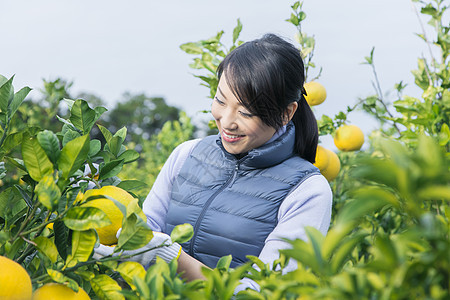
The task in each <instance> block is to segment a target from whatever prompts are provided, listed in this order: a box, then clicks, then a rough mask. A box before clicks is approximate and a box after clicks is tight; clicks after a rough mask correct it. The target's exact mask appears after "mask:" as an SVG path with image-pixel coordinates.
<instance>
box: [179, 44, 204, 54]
mask: <svg viewBox="0 0 450 300" xmlns="http://www.w3.org/2000/svg"><path fill="white" fill-rule="evenodd" d="M180 48H181V50H183V51H184V52H186V53H187V54H202V53H203V49H202V47H200V46H199V45H198V44H197V43H185V44H182V45H181V46H180Z"/></svg>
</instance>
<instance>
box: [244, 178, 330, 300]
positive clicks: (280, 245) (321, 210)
mask: <svg viewBox="0 0 450 300" xmlns="http://www.w3.org/2000/svg"><path fill="white" fill-rule="evenodd" d="M332 199H333V195H332V192H331V189H330V185H329V184H328V181H327V180H326V179H325V177H323V176H322V175H313V176H311V177H309V178H307V179H306V180H304V181H303V182H302V183H301V184H300V185H299V186H297V187H296V188H295V189H294V190H293V191H292V192H291V193H290V194H289V195H288V196H287V197H286V199H285V200H284V201H283V203H282V204H281V205H280V209H279V211H278V224H277V225H276V226H275V228H274V230H273V231H272V232H271V233H270V234H269V236H268V237H267V239H266V241H265V245H264V247H263V249H262V251H261V253H260V255H259V259H261V261H263V262H264V263H272V262H273V261H274V260H276V259H278V258H279V257H280V253H279V250H281V249H287V248H291V244H290V243H288V242H286V241H284V239H285V238H286V239H289V240H294V239H302V240H305V241H307V240H308V238H307V236H306V233H305V227H306V226H311V227H314V228H316V229H318V230H319V231H320V232H321V233H322V234H323V235H326V234H327V231H328V228H329V226H330V221H331V205H332ZM296 268H297V262H296V261H294V260H290V261H289V262H288V264H287V265H286V266H285V268H284V269H283V272H284V273H287V272H290V271H293V270H295V269H296ZM244 279H245V280H242V281H241V285H239V286H238V288H237V289H236V290H235V293H237V292H238V291H241V290H244V289H246V288H251V289H255V290H259V287H258V285H257V284H256V283H255V282H254V281H252V280H250V279H248V278H244Z"/></svg>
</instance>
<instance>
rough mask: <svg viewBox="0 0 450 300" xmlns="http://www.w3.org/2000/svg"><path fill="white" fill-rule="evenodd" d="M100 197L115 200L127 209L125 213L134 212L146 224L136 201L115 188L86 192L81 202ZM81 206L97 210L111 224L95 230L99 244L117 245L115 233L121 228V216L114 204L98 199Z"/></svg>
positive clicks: (126, 193) (125, 192) (106, 187)
mask: <svg viewBox="0 0 450 300" xmlns="http://www.w3.org/2000/svg"><path fill="white" fill-rule="evenodd" d="M102 195H105V196H108V197H111V198H113V199H115V200H117V201H118V202H120V203H121V204H123V205H124V206H125V207H126V208H127V213H132V212H135V213H136V214H137V215H138V216H140V217H141V219H142V220H143V221H144V222H147V217H146V216H145V214H144V212H143V211H142V209H141V208H140V207H139V205H138V203H137V199H135V198H134V197H133V196H131V195H130V194H129V193H128V192H127V191H125V190H123V189H121V188H119V187H116V186H112V185H110V186H104V187H102V188H101V189H96V190H87V191H86V192H85V193H84V195H83V199H82V200H81V201H82V202H83V201H86V199H87V198H88V197H91V196H102ZM82 206H88V207H96V208H99V209H101V210H102V211H103V212H104V213H105V214H106V215H107V216H108V218H109V220H110V221H111V224H110V225H107V226H104V227H101V228H97V229H96V230H97V233H98V237H99V239H100V243H102V244H103V245H112V244H117V237H116V233H117V231H118V230H119V228H121V227H122V220H123V215H122V212H121V211H120V209H119V208H118V207H117V206H116V205H115V204H114V202H113V201H112V200H110V199H108V198H99V199H95V200H92V201H89V202H86V203H83V204H82Z"/></svg>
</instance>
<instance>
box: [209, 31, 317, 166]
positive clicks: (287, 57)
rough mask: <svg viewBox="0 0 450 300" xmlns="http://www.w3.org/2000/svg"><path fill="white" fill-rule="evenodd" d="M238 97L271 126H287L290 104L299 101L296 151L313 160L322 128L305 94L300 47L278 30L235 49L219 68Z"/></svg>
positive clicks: (219, 75) (296, 121)
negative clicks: (284, 123) (278, 34)
mask: <svg viewBox="0 0 450 300" xmlns="http://www.w3.org/2000/svg"><path fill="white" fill-rule="evenodd" d="M223 74H225V77H226V79H227V83H228V85H229V87H230V89H231V90H232V92H233V94H234V95H235V96H236V98H237V99H238V100H239V101H240V102H241V104H242V105H243V106H244V107H245V108H246V109H248V110H249V111H250V113H252V114H254V115H256V116H258V117H259V118H261V120H262V122H263V123H265V124H266V125H268V126H271V127H274V128H275V129H277V130H278V129H279V128H280V127H282V126H283V121H284V116H285V112H286V109H287V106H288V105H289V104H290V103H292V102H297V103H298V108H297V110H296V112H295V114H294V116H293V118H292V121H293V123H294V125H295V152H296V154H297V155H299V156H300V157H302V158H304V159H306V160H308V161H309V162H311V163H313V162H314V161H315V156H316V149H317V143H318V139H319V132H318V129H317V121H316V118H315V117H314V114H313V112H312V110H311V108H310V107H309V105H308V103H307V102H306V99H305V97H304V88H303V84H304V82H305V70H304V65H303V60H302V57H301V55H300V51H299V49H297V48H296V47H295V46H294V45H292V44H291V43H289V42H287V41H286V40H284V39H282V38H281V37H279V36H277V35H275V34H266V35H264V36H263V37H262V38H260V39H256V40H253V41H249V42H246V43H244V44H242V45H240V46H239V47H237V48H236V49H234V50H233V51H231V52H230V53H229V54H228V55H227V56H226V57H225V59H224V60H223V61H222V62H221V63H220V65H219V67H218V68H217V75H218V78H219V79H220V77H221V76H222V75H223Z"/></svg>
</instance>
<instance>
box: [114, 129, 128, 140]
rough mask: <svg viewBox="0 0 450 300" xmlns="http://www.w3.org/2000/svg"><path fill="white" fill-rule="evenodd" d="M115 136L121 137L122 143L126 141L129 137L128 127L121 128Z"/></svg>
mask: <svg viewBox="0 0 450 300" xmlns="http://www.w3.org/2000/svg"><path fill="white" fill-rule="evenodd" d="M114 136H117V137H120V138H121V139H122V141H124V140H125V138H126V137H127V128H126V127H122V128H120V129H119V130H117V132H116V133H115V134H114Z"/></svg>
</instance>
